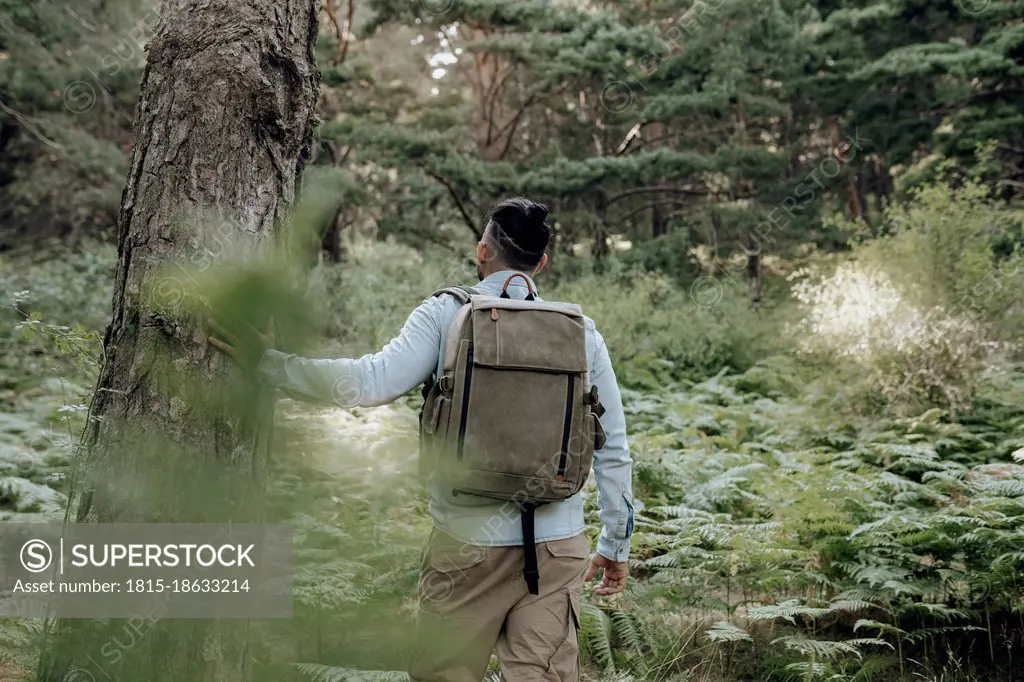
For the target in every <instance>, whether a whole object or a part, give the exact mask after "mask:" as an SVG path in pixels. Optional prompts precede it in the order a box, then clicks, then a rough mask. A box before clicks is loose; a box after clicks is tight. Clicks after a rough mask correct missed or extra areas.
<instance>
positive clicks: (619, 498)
mask: <svg viewBox="0 0 1024 682" xmlns="http://www.w3.org/2000/svg"><path fill="white" fill-rule="evenodd" d="M590 381H591V383H592V384H593V385H594V386H597V391H598V396H599V397H600V399H601V404H602V405H603V406H604V408H605V413H604V416H603V417H601V426H602V427H604V431H605V437H606V440H605V444H604V447H603V448H602V449H600V450H598V451H596V452H595V453H594V477H595V478H596V479H597V503H598V506H599V507H600V508H601V521H602V526H603V527H602V529H601V535H600V537H599V538H598V541H597V554H598V556H597V557H595V558H594V561H593V562H592V566H591V571H590V573H589V574H588V576H587V579H588V580H589V579H592V578H593V577H594V576H595V575H596V573H597V570H598V569H599V568H603V569H604V571H605V572H604V581H603V584H602V585H601V586H600V587H599V588H598V589H597V590H596V591H597V593H598V594H615V593H616V592H620V591H622V588H624V587H625V584H626V575H627V573H628V571H627V569H626V560H627V559H628V558H629V544H630V537H632V535H633V460H632V459H631V458H630V456H629V444H628V443H627V442H626V415H625V413H624V412H623V409H622V396H621V394H620V393H619V384H618V382H617V381H616V379H615V371H614V370H613V369H612V362H611V359H610V358H609V356H608V348H607V346H606V345H605V342H604V339H603V338H602V337H601V335H600V334H597V347H596V348H595V352H594V358H593V365H592V369H591V377H590ZM602 558H603V560H602Z"/></svg>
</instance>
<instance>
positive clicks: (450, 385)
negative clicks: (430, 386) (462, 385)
mask: <svg viewBox="0 0 1024 682" xmlns="http://www.w3.org/2000/svg"><path fill="white" fill-rule="evenodd" d="M437 387H438V388H440V389H441V391H442V392H444V393H448V392H450V391H454V390H455V377H453V376H452V375H451V374H445V375H444V376H442V377H441V378H440V379H438V381H437Z"/></svg>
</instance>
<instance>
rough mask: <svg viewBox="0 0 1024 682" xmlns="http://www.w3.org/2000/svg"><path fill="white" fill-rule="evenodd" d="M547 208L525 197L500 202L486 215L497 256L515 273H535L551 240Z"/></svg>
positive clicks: (491, 240) (488, 229)
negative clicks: (524, 271) (525, 271)
mask: <svg viewBox="0 0 1024 682" xmlns="http://www.w3.org/2000/svg"><path fill="white" fill-rule="evenodd" d="M547 217H548V207H547V206H545V205H544V204H538V203H537V202H535V201H530V200H529V199H524V198H523V197H513V198H511V199H505V200H503V201H499V202H498V203H496V204H495V205H494V206H492V207H491V210H490V212H489V213H488V214H487V228H486V230H487V233H488V238H489V241H490V243H491V244H492V245H493V246H494V247H495V248H496V250H497V251H498V257H499V258H501V260H502V261H503V262H504V263H505V264H506V265H508V266H509V267H510V268H513V269H515V270H533V269H534V268H535V267H537V264H538V263H540V260H541V258H543V257H544V251H545V250H547V248H548V242H550V241H551V226H550V225H548V224H547V221H546V218H547Z"/></svg>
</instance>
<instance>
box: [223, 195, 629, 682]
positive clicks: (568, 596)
mask: <svg viewBox="0 0 1024 682" xmlns="http://www.w3.org/2000/svg"><path fill="white" fill-rule="evenodd" d="M546 217H547V208H546V207H545V206H543V205H542V204H537V203H534V202H532V201H529V200H526V199H522V198H513V199H508V200H505V201H502V202H500V203H498V204H496V205H495V206H494V208H493V209H492V210H491V212H490V214H489V216H488V221H487V225H486V228H485V231H484V236H483V238H482V239H481V240H480V242H479V243H478V244H477V275H478V276H479V278H480V282H479V283H478V284H477V285H475V286H474V287H473V288H474V289H475V290H476V291H477V292H479V293H480V294H487V295H492V296H497V295H499V294H501V292H502V290H503V285H504V286H505V287H507V292H508V294H509V296H510V297H511V298H516V299H522V298H525V297H527V295H528V294H530V293H531V292H535V291H536V288H535V285H534V283H533V279H532V277H529V275H531V274H532V275H535V274H536V273H538V272H540V271H541V269H543V268H544V266H545V265H546V263H547V256H546V255H545V251H546V249H547V247H548V244H549V242H550V239H551V228H550V226H549V225H548V223H547V221H546ZM516 273H522V276H520V277H517V278H515V279H514V280H511V281H509V278H510V277H511V276H513V275H515V274H516ZM459 308H460V303H459V301H457V300H456V298H455V297H454V296H452V295H451V294H441V295H438V296H432V297H431V298H428V299H427V300H425V301H423V303H421V304H420V305H419V307H417V308H416V309H415V310H414V311H413V312H412V313H411V314H410V316H409V318H408V320H407V321H406V323H405V325H404V326H403V327H402V330H401V332H400V333H399V335H398V337H396V338H395V339H393V340H392V341H391V342H390V343H388V344H387V345H386V346H385V347H384V349H383V350H381V351H380V352H378V353H374V354H368V355H365V356H363V357H361V358H359V359H354V360H350V359H337V360H309V359H305V358H300V357H296V356H293V355H285V354H283V353H280V352H278V351H275V350H266V352H265V353H263V352H262V350H263V349H258V351H259V352H257V353H256V354H251V353H245V352H244V351H243V350H240V349H239V348H237V346H235V345H231V344H229V343H225V342H224V341H221V340H219V339H216V338H212V337H211V339H210V342H211V343H212V344H213V345H215V346H216V347H217V348H219V349H220V350H222V351H223V352H225V353H227V354H228V355H230V356H232V357H234V358H235V359H238V360H239V361H240V362H243V364H245V361H244V360H243V358H242V356H243V355H248V357H249V358H250V360H249V363H250V364H258V367H257V372H258V374H259V375H260V377H261V378H262V379H263V380H264V381H266V382H267V383H268V384H270V385H271V386H274V387H277V388H279V389H281V390H282V391H284V392H285V393H286V394H287V395H289V396H291V397H293V398H296V399H299V400H304V401H307V402H317V403H330V402H334V401H335V400H336V396H337V395H338V393H339V386H341V387H342V392H343V393H344V394H345V395H346V398H347V404H346V406H347V407H351V406H353V403H355V404H358V405H360V406H374V405H381V404H385V403H389V402H392V401H394V400H396V399H398V398H400V397H401V396H404V395H405V394H407V393H408V392H409V391H410V390H412V389H413V388H415V387H417V386H419V385H421V384H423V383H424V382H427V381H428V380H429V379H430V378H431V376H432V375H435V374H436V375H437V376H441V371H440V370H441V365H442V360H443V354H444V348H445V341H446V337H447V334H448V329H449V325H450V323H451V321H452V319H453V318H454V317H455V314H456V312H457V311H458V310H459ZM584 320H585V335H586V355H587V364H588V370H589V379H590V382H591V384H592V385H594V386H596V387H597V389H598V392H599V394H600V400H601V403H602V404H603V405H604V408H605V412H604V414H603V416H602V417H601V424H602V426H603V429H604V432H605V436H606V440H605V443H604V446H603V448H602V449H600V450H598V451H595V453H594V465H593V467H594V468H593V470H594V474H595V477H596V479H597V485H598V503H599V506H600V509H601V519H602V522H603V525H604V528H603V529H602V531H601V535H600V537H599V539H598V543H597V552H596V554H595V555H594V556H593V558H592V559H590V561H589V562H588V558H589V549H588V547H587V540H586V537H585V535H584V534H583V531H584V527H585V526H584V515H583V500H582V499H581V497H580V495H579V494H576V495H573V496H572V497H570V498H568V499H566V500H563V501H561V502H554V503H549V504H545V505H542V506H540V507H538V508H537V509H536V511H535V512H534V513H535V516H534V525H533V528H534V530H535V539H536V546H537V551H536V556H537V562H538V565H539V572H540V575H541V576H542V580H541V582H540V589H539V591H538V593H537V594H531V593H530V590H529V589H528V588H527V585H526V581H525V580H524V577H523V569H522V567H523V562H524V550H523V530H522V526H521V525H520V520H521V519H520V510H519V508H518V507H517V505H515V504H510V503H501V502H495V501H492V500H487V499H484V498H480V502H479V503H478V504H476V505H475V506H462V505H455V504H452V500H451V498H448V497H447V496H446V494H445V492H444V491H443V490H442V489H441V486H440V485H439V484H438V482H437V481H436V480H430V481H429V482H428V487H429V489H430V497H431V499H430V511H431V515H432V517H433V520H434V531H433V533H432V534H431V538H430V540H429V541H428V543H427V547H426V549H425V550H424V553H423V560H422V563H421V570H420V589H419V592H420V594H419V598H420V616H419V625H418V628H417V629H418V634H417V642H416V647H415V651H414V652H413V657H412V658H413V660H412V664H411V666H410V675H411V677H412V679H413V680H417V681H420V682H428V681H429V682H480V680H481V679H482V678H483V676H484V674H485V671H486V668H487V664H488V661H489V659H490V655H491V651H492V650H494V649H496V650H497V653H498V658H499V660H500V662H501V667H502V674H503V677H504V679H506V680H509V681H510V682H530V681H534V680H536V681H537V682H541V681H549V680H550V681H552V682H554V681H556V680H557V681H561V682H564V681H573V682H575V681H576V680H578V679H579V663H578V661H579V647H578V639H577V637H578V629H579V610H580V592H581V588H582V582H583V580H588V581H589V580H593V579H595V578H596V577H597V576H598V574H599V572H601V571H603V576H602V582H601V584H600V585H599V586H598V587H597V588H596V589H595V590H594V592H595V593H596V594H599V595H612V594H617V593H619V592H621V591H622V590H623V589H624V587H625V585H626V578H627V573H628V569H627V564H626V560H627V558H628V555H629V543H630V536H631V535H632V532H633V508H632V484H631V475H632V461H631V459H630V456H629V450H628V446H627V443H626V425H625V417H624V415H623V410H622V399H621V396H620V394H619V389H618V385H617V383H616V380H615V374H614V372H613V370H612V365H611V361H610V359H609V357H608V349H607V348H606V346H605V343H604V340H603V338H602V337H601V335H600V334H599V333H598V331H597V330H596V328H595V326H594V322H593V321H592V320H591V319H590V318H584ZM229 338H230V337H229ZM257 360H258V362H257ZM353 397H354V398H355V400H352V399H351V398H353ZM513 402H514V397H510V403H513ZM523 428H529V425H526V424H524V425H523ZM588 563H589V570H588Z"/></svg>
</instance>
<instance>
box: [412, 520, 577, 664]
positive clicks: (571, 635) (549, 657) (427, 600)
mask: <svg viewBox="0 0 1024 682" xmlns="http://www.w3.org/2000/svg"><path fill="white" fill-rule="evenodd" d="M589 556H590V553H589V549H588V547H587V539H586V536H584V535H583V534H582V533H581V534H580V535H577V536H575V537H572V538H568V539H565V540H554V541H550V542H539V543H537V565H538V567H539V569H540V587H539V590H538V591H539V592H540V594H537V595H532V594H530V593H529V591H528V590H527V587H526V580H525V578H524V577H523V548H522V547H479V546H476V545H467V544H464V543H461V542H459V541H458V540H456V539H454V538H452V537H451V536H449V535H447V534H446V533H443V532H441V531H439V530H437V529H435V530H434V531H433V533H431V536H430V540H429V542H428V543H427V547H426V549H424V551H423V559H422V561H421V564H420V583H419V602H420V608H419V618H418V622H417V633H416V646H415V649H414V651H413V656H412V663H411V665H410V667H409V675H410V677H411V678H412V680H413V681H414V682H480V681H481V680H482V679H483V676H484V674H485V673H486V671H487V664H488V662H489V660H490V657H491V651H492V650H495V649H496V650H497V654H498V660H499V661H500V662H501V673H502V679H503V680H507V681H508V682H578V680H579V679H580V669H579V642H578V640H577V635H578V631H579V613H580V589H581V587H582V584H583V576H584V575H585V574H586V571H587V566H588V565H589V561H588V559H589Z"/></svg>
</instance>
